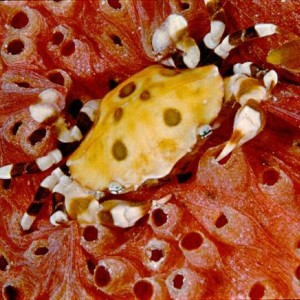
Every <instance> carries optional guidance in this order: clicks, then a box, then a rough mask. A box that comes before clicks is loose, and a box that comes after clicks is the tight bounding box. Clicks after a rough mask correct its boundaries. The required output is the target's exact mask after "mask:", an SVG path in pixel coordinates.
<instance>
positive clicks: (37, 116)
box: [29, 88, 62, 123]
mask: <svg viewBox="0 0 300 300" xmlns="http://www.w3.org/2000/svg"><path fill="white" fill-rule="evenodd" d="M61 97H62V96H61V94H60V93H59V92H58V91H57V90H55V89H51V88H50V89H46V90H44V91H42V92H41V93H40V94H39V95H38V102H37V103H36V104H33V105H30V106H29V111H30V115H31V117H32V118H33V119H34V120H35V121H37V122H38V123H43V122H45V121H46V120H48V119H50V118H53V117H55V115H56V113H57V112H56V109H55V106H56V105H57V103H58V101H59V99H60V98H61Z"/></svg>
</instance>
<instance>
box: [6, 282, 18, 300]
mask: <svg viewBox="0 0 300 300" xmlns="http://www.w3.org/2000/svg"><path fill="white" fill-rule="evenodd" d="M4 295H5V298H6V299H7V300H17V299H20V295H19V291H18V289H17V288H16V287H14V286H12V285H7V286H6V287H5V288H4Z"/></svg>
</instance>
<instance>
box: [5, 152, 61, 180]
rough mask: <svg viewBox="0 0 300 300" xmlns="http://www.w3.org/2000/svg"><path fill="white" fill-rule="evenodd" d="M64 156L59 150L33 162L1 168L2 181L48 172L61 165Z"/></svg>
mask: <svg viewBox="0 0 300 300" xmlns="http://www.w3.org/2000/svg"><path fill="white" fill-rule="evenodd" d="M62 158H63V156H62V153H61V151H60V150H59V149H55V150H52V151H50V152H49V153H48V154H47V155H45V156H42V157H38V158H37V159H36V160H35V161H33V162H29V163H28V162H25V163H23V162H21V163H16V164H10V165H6V166H3V167H0V179H12V178H14V177H17V176H21V175H23V174H26V173H27V174H32V173H37V172H41V171H45V170H48V169H49V168H51V167H52V166H53V165H55V164H57V163H59V162H60V161H61V160H62Z"/></svg>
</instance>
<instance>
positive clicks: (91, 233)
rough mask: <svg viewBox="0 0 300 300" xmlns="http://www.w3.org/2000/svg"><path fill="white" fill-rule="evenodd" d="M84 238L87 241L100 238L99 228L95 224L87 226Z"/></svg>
mask: <svg viewBox="0 0 300 300" xmlns="http://www.w3.org/2000/svg"><path fill="white" fill-rule="evenodd" d="M83 238H84V239H85V240H86V241H87V242H92V241H96V240H97V239H98V230H97V228H96V227H94V226H87V227H85V228H84V230H83Z"/></svg>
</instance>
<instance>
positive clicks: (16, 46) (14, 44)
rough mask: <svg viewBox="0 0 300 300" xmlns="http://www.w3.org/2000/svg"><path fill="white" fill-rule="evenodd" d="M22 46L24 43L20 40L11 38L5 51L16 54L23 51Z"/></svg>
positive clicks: (23, 46)
mask: <svg viewBox="0 0 300 300" xmlns="http://www.w3.org/2000/svg"><path fill="white" fill-rule="evenodd" d="M24 48H25V45H24V43H23V42H22V41H21V40H12V41H10V42H9V43H8V45H7V53H8V54H11V55H18V54H21V53H22V52H23V50H24Z"/></svg>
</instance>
